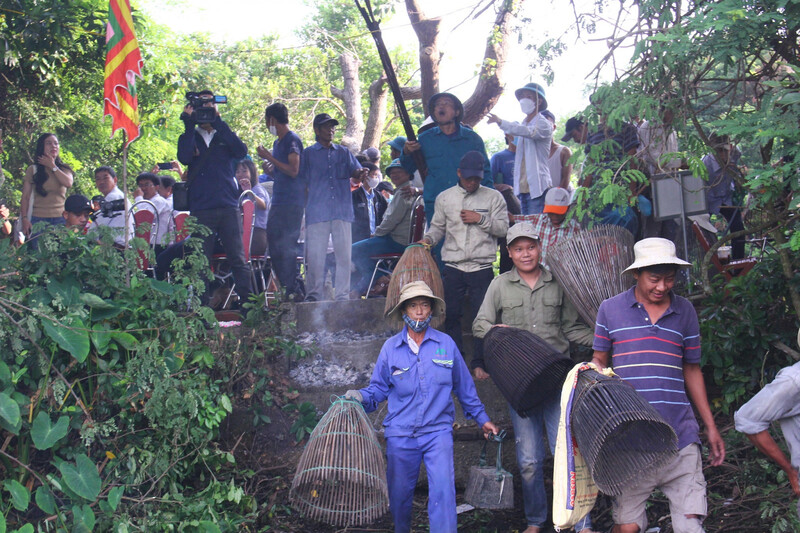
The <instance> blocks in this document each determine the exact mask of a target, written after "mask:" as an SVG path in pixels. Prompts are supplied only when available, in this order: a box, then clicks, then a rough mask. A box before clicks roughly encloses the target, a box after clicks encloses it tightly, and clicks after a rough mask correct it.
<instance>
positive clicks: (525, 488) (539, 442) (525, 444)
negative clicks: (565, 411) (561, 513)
mask: <svg viewBox="0 0 800 533" xmlns="http://www.w3.org/2000/svg"><path fill="white" fill-rule="evenodd" d="M560 402H561V398H560V396H559V395H554V396H553V398H552V399H550V400H547V401H545V402H544V403H542V404H541V405H539V406H538V407H537V408H535V409H534V410H533V411H532V412H531V413H530V415H529V416H528V417H526V418H523V417H521V416H520V415H519V414H518V413H517V412H516V411H514V408H513V407H511V406H510V405H509V406H508V410H509V412H510V413H511V422H512V423H513V424H514V437H515V439H516V447H517V464H518V465H519V473H520V476H521V477H522V500H523V502H524V503H525V519H526V520H527V521H528V525H529V526H538V527H542V526H543V525H544V523H545V522H546V521H547V511H548V509H549V505H548V504H547V493H546V492H545V488H544V461H545V458H546V457H547V451H548V450H547V448H548V443H549V448H550V453H551V454H552V453H554V452H555V448H556V437H557V435H558V419H559V416H560V414H561V406H560ZM545 431H546V432H547V433H546V435H547V442H545ZM587 527H588V528H591V527H592V519H591V517H590V515H588V514H587V515H586V516H585V517H583V518H582V519H581V520H580V521H579V522H578V523H577V524H576V525H575V531H581V530H582V529H585V528H587Z"/></svg>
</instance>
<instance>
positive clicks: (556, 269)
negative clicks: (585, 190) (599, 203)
mask: <svg viewBox="0 0 800 533" xmlns="http://www.w3.org/2000/svg"><path fill="white" fill-rule="evenodd" d="M633 240H634V239H633V235H632V234H631V232H630V231H628V230H626V229H625V228H622V227H619V226H597V227H595V228H592V229H590V230H588V231H581V232H578V233H576V234H575V235H573V236H572V237H570V238H569V239H564V240H561V241H558V242H557V243H556V244H555V245H553V247H552V248H548V250H547V266H548V267H549V268H550V270H551V271H552V272H553V274H554V275H555V277H556V279H558V282H559V284H561V286H562V287H563V288H564V292H566V294H567V296H568V297H569V299H570V301H571V302H572V303H573V305H575V308H576V309H577V310H578V313H579V314H580V315H581V318H583V320H585V321H586V323H587V324H589V325H590V326H593V325H594V323H595V320H596V319H597V310H598V309H599V308H600V304H601V303H603V300H606V299H608V298H611V297H612V296H616V295H617V294H619V293H621V292H623V291H625V290H627V289H629V288H630V287H631V286H632V285H633V283H634V281H633V276H632V275H631V274H622V271H623V270H625V269H626V268H628V267H629V266H630V265H631V263H633V258H634V255H633V245H634V242H633Z"/></svg>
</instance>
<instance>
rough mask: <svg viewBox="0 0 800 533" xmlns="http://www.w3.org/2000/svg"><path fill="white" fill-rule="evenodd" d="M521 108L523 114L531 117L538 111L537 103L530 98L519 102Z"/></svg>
mask: <svg viewBox="0 0 800 533" xmlns="http://www.w3.org/2000/svg"><path fill="white" fill-rule="evenodd" d="M519 107H520V109H522V112H523V113H525V114H526V115H530V114H531V113H533V112H534V111H536V102H534V101H533V100H531V99H530V98H523V99H521V100H520V101H519Z"/></svg>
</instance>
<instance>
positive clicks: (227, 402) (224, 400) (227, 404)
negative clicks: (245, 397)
mask: <svg viewBox="0 0 800 533" xmlns="http://www.w3.org/2000/svg"><path fill="white" fill-rule="evenodd" d="M219 404H220V405H221V406H222V408H223V409H225V410H226V411H228V412H229V413H232V412H233V406H232V405H231V399H230V398H228V396H227V395H225V394H223V395H222V396H220V398H219Z"/></svg>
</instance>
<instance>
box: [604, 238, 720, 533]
mask: <svg viewBox="0 0 800 533" xmlns="http://www.w3.org/2000/svg"><path fill="white" fill-rule="evenodd" d="M634 253H635V259H636V260H635V261H634V263H633V264H632V265H631V266H629V267H628V268H627V269H625V271H624V272H632V273H633V277H634V278H635V279H636V285H634V286H633V287H632V288H631V289H629V290H627V291H625V292H623V293H621V294H618V295H617V296H614V297H613V298H609V299H608V300H606V301H604V302H603V303H602V304H600V309H599V311H598V312H597V324H596V326H595V334H594V346H593V347H594V357H593V362H594V363H595V364H597V365H598V366H600V367H607V366H613V368H614V372H615V373H616V374H617V375H618V376H619V377H621V378H622V379H624V380H626V381H627V382H628V383H630V384H631V385H632V386H633V387H634V388H635V389H636V390H637V391H638V392H639V393H640V394H641V395H642V396H644V398H645V399H646V400H647V401H649V402H650V403H651V404H652V406H653V407H654V408H655V409H656V410H657V411H658V412H659V413H660V414H661V416H663V417H664V420H666V421H667V422H668V423H669V425H670V426H672V429H674V430H675V433H676V434H677V435H678V450H679V451H678V455H677V456H676V457H675V459H674V460H672V461H671V462H670V463H669V464H667V465H666V466H664V467H662V468H661V469H659V470H658V471H657V472H655V473H653V474H651V475H648V476H643V477H641V478H640V479H639V480H638V482H637V483H635V484H633V485H631V486H630V487H628V488H627V489H626V490H625V492H623V493H622V494H620V495H619V496H616V497H615V498H614V501H613V515H614V524H615V526H614V533H636V532H641V531H645V530H646V529H647V514H646V512H645V506H646V504H647V499H648V498H649V497H650V495H651V494H652V492H653V491H654V490H655V489H660V490H661V492H663V493H664V494H665V495H666V496H667V499H668V500H669V507H670V514H671V516H672V529H673V531H675V533H697V532H701V531H703V526H702V520H703V517H704V516H705V514H706V484H705V479H704V477H703V460H702V457H701V454H700V438H699V435H698V433H699V431H700V428H699V426H698V424H697V419H696V418H695V416H694V412H693V411H692V405H694V407H695V409H697V413H698V414H699V415H700V418H701V419H702V420H703V424H704V425H705V427H706V434H707V437H708V444H709V446H710V447H711V452H710V459H711V464H712V465H713V466H719V465H720V464H722V461H723V460H724V459H725V443H724V442H723V440H722V437H721V436H720V434H719V431H717V426H716V424H715V423H714V417H713V416H712V415H711V408H710V407H709V405H708V398H707V397H706V386H705V383H704V382H703V373H702V371H701V370H700V325H699V323H698V321H697V313H695V310H694V307H692V304H691V303H690V302H689V301H688V300H687V299H685V298H683V297H681V296H678V295H676V294H675V293H673V292H672V288H673V287H674V286H675V275H676V273H677V271H678V268H681V267H684V266H689V263H687V262H686V261H683V260H682V259H679V258H678V257H677V255H676V254H675V244H673V243H672V242H671V241H668V240H667V239H661V238H657V237H654V238H650V239H643V240H641V241H639V242H637V243H636V245H635V246H634ZM624 272H623V273H624ZM690 401H691V403H689V402H690Z"/></svg>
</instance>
